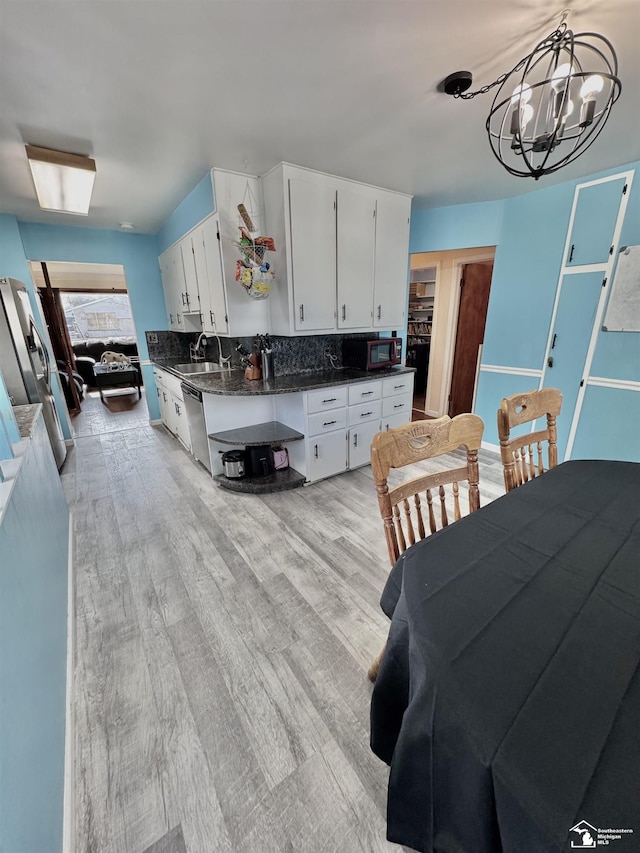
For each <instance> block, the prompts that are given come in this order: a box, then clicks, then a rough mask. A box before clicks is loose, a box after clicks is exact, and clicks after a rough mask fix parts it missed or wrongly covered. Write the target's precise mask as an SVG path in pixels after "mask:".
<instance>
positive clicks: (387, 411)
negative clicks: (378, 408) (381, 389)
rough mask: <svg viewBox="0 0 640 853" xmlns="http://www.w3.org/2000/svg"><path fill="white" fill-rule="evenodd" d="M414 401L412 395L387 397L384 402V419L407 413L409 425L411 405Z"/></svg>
mask: <svg viewBox="0 0 640 853" xmlns="http://www.w3.org/2000/svg"><path fill="white" fill-rule="evenodd" d="M412 403H413V399H412V397H411V394H403V395H402V396H397V397H385V399H383V401H382V417H383V418H388V417H391V415H399V414H404V413H405V412H406V413H407V423H408V422H409V421H410V420H411V405H412Z"/></svg>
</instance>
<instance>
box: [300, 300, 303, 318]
mask: <svg viewBox="0 0 640 853" xmlns="http://www.w3.org/2000/svg"><path fill="white" fill-rule="evenodd" d="M300 320H301V322H304V305H303V304H302V302H301V303H300Z"/></svg>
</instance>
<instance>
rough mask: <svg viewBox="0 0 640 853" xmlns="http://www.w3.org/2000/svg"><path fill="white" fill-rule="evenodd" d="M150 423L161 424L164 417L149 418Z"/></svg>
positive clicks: (153, 424)
mask: <svg viewBox="0 0 640 853" xmlns="http://www.w3.org/2000/svg"><path fill="white" fill-rule="evenodd" d="M149 423H150V424H151V426H161V425H162V418H149Z"/></svg>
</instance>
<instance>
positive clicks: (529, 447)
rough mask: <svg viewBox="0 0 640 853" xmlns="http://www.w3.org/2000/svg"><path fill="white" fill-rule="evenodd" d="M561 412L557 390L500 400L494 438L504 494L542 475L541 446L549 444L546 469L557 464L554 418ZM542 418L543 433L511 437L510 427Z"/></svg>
mask: <svg viewBox="0 0 640 853" xmlns="http://www.w3.org/2000/svg"><path fill="white" fill-rule="evenodd" d="M561 408H562V393H561V392H560V391H558V389H557V388H542V389H541V390H540V391H528V392H527V393H525V394H512V395H511V397H505V398H504V399H503V400H502V402H501V404H500V408H499V409H498V436H499V438H500V456H501V457H502V467H503V470H504V486H505V489H506V491H507V492H510V491H511V490H512V489H515V488H516V487H517V486H521V485H522V484H523V483H526V482H527V481H528V480H533V479H534V477H537V476H538V475H539V474H542V473H544V471H545V470H546V469H545V465H544V458H543V452H542V451H543V442H545V441H547V442H548V443H549V453H548V464H547V469H548V468H555V466H556V465H557V464H558V448H557V431H556V418H557V417H558V415H559V414H560V409H561ZM542 417H546V424H547V426H546V429H541V430H536V431H535V432H528V433H525V434H524V435H519V436H516V437H514V438H512V437H511V430H512V429H513V428H514V427H517V426H520V425H521V424H524V423H528V422H530V421H535V420H537V419H538V418H542ZM534 451H535V452H534ZM534 456H535V457H536V458H535V459H534Z"/></svg>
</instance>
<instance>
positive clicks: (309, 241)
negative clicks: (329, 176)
mask: <svg viewBox="0 0 640 853" xmlns="http://www.w3.org/2000/svg"><path fill="white" fill-rule="evenodd" d="M335 206H336V193H335V189H334V186H333V185H332V184H326V185H325V184H314V183H310V182H307V181H302V180H298V179H297V178H290V179H289V208H290V226H291V269H292V274H293V298H294V306H293V309H294V323H295V328H296V330H297V331H301V332H302V331H309V330H311V329H313V330H316V329H317V330H321V329H325V330H331V329H335V325H336V322H335V306H336V209H335Z"/></svg>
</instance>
